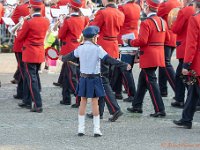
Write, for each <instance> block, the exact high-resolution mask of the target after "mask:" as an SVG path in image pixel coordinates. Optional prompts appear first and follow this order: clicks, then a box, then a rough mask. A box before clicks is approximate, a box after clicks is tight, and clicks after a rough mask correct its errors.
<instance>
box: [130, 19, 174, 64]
mask: <svg viewBox="0 0 200 150" xmlns="http://www.w3.org/2000/svg"><path fill="white" fill-rule="evenodd" d="M151 18H153V19H154V20H155V21H156V22H157V24H158V28H159V29H160V32H158V29H157V27H156V25H155V23H154V22H153V21H152V20H151V19H150V18H147V19H146V20H145V21H143V22H142V23H141V25H140V31H139V36H138V39H135V40H131V41H130V43H129V44H130V45H131V46H135V47H140V51H141V55H140V68H150V67H158V66H160V67H165V60H164V43H165V42H167V41H169V40H170V37H169V33H168V29H167V24H166V22H165V21H164V20H163V27H162V24H161V18H160V17H158V16H151ZM163 29H164V30H165V31H164V30H163Z"/></svg>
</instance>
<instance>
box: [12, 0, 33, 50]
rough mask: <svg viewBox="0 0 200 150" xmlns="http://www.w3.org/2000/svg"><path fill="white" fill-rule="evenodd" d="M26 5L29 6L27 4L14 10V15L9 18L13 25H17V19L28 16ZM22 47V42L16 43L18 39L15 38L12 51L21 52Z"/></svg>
mask: <svg viewBox="0 0 200 150" xmlns="http://www.w3.org/2000/svg"><path fill="white" fill-rule="evenodd" d="M28 5H29V3H28V2H27V3H25V4H22V5H19V6H17V7H16V8H15V10H14V13H13V15H12V17H11V18H12V20H13V21H14V23H15V24H17V23H18V22H19V19H20V18H21V17H25V16H28V15H29V9H28ZM22 46H23V42H18V38H17V37H15V40H14V45H13V51H14V52H22Z"/></svg>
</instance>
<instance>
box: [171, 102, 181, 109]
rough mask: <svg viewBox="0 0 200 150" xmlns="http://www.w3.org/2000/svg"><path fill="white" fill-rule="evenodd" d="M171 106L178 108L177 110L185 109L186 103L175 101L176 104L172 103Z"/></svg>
mask: <svg viewBox="0 0 200 150" xmlns="http://www.w3.org/2000/svg"><path fill="white" fill-rule="evenodd" d="M171 106H172V107H176V108H183V107H184V103H183V102H178V101H175V102H172V103H171Z"/></svg>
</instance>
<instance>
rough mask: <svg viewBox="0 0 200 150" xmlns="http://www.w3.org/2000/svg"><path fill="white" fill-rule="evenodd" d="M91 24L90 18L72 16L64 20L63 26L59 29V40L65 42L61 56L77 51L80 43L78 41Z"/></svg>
mask: <svg viewBox="0 0 200 150" xmlns="http://www.w3.org/2000/svg"><path fill="white" fill-rule="evenodd" d="M88 22H89V19H88V17H84V16H78V15H72V16H71V17H70V18H67V19H65V20H64V23H63V26H62V27H61V28H60V29H59V32H58V38H59V39H61V41H62V42H63V43H62V44H63V45H62V47H61V51H60V54H61V55H66V54H68V53H70V52H72V51H73V50H74V49H76V48H77V47H78V46H79V45H80V43H79V42H77V39H79V38H80V36H81V34H82V31H83V29H84V28H85V27H86V26H87V24H88Z"/></svg>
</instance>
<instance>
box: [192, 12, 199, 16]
mask: <svg viewBox="0 0 200 150" xmlns="http://www.w3.org/2000/svg"><path fill="white" fill-rule="evenodd" d="M199 14H200V12H197V13H196V14H194V15H192V16H197V15H199Z"/></svg>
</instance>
